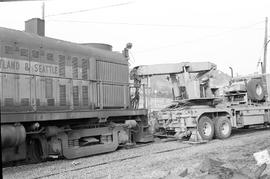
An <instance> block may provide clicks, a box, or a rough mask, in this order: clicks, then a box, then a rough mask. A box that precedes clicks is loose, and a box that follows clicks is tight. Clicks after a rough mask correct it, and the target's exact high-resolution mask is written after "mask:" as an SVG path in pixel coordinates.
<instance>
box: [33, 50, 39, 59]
mask: <svg viewBox="0 0 270 179" xmlns="http://www.w3.org/2000/svg"><path fill="white" fill-rule="evenodd" d="M32 57H33V58H39V51H37V50H32Z"/></svg>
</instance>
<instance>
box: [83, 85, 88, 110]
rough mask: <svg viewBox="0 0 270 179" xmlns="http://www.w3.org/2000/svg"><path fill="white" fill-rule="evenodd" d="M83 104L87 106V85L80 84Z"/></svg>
mask: <svg viewBox="0 0 270 179" xmlns="http://www.w3.org/2000/svg"><path fill="white" fill-rule="evenodd" d="M82 100H83V101H82V102H83V106H88V86H82Z"/></svg>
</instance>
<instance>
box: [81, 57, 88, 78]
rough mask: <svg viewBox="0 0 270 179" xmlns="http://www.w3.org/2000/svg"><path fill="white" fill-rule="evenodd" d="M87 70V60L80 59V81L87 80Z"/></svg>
mask: <svg viewBox="0 0 270 179" xmlns="http://www.w3.org/2000/svg"><path fill="white" fill-rule="evenodd" d="M87 69H88V60H87V59H82V79H84V80H87V79H88V78H87V76H88V73H87Z"/></svg>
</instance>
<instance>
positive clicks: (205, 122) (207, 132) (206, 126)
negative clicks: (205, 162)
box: [198, 116, 214, 140]
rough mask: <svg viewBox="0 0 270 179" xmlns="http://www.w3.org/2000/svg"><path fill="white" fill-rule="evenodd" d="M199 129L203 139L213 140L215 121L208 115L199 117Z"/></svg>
mask: <svg viewBox="0 0 270 179" xmlns="http://www.w3.org/2000/svg"><path fill="white" fill-rule="evenodd" d="M198 131H199V133H200V135H201V137H202V139H203V140H211V139H212V138H213V136H214V122H213V121H212V120H211V119H210V118H209V117H207V116H202V117H201V118H200V119H199V123H198Z"/></svg>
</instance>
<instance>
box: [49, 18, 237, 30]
mask: <svg viewBox="0 0 270 179" xmlns="http://www.w3.org/2000/svg"><path fill="white" fill-rule="evenodd" d="M47 21H54V22H70V23H90V24H104V25H130V26H153V27H181V28H217V29H220V28H222V29H224V28H227V29H233V28H235V27H224V26H207V25H202V26H201V25H182V24H151V23H128V22H102V21H79V20H61V19H60V20H58V19H50V20H47Z"/></svg>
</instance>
